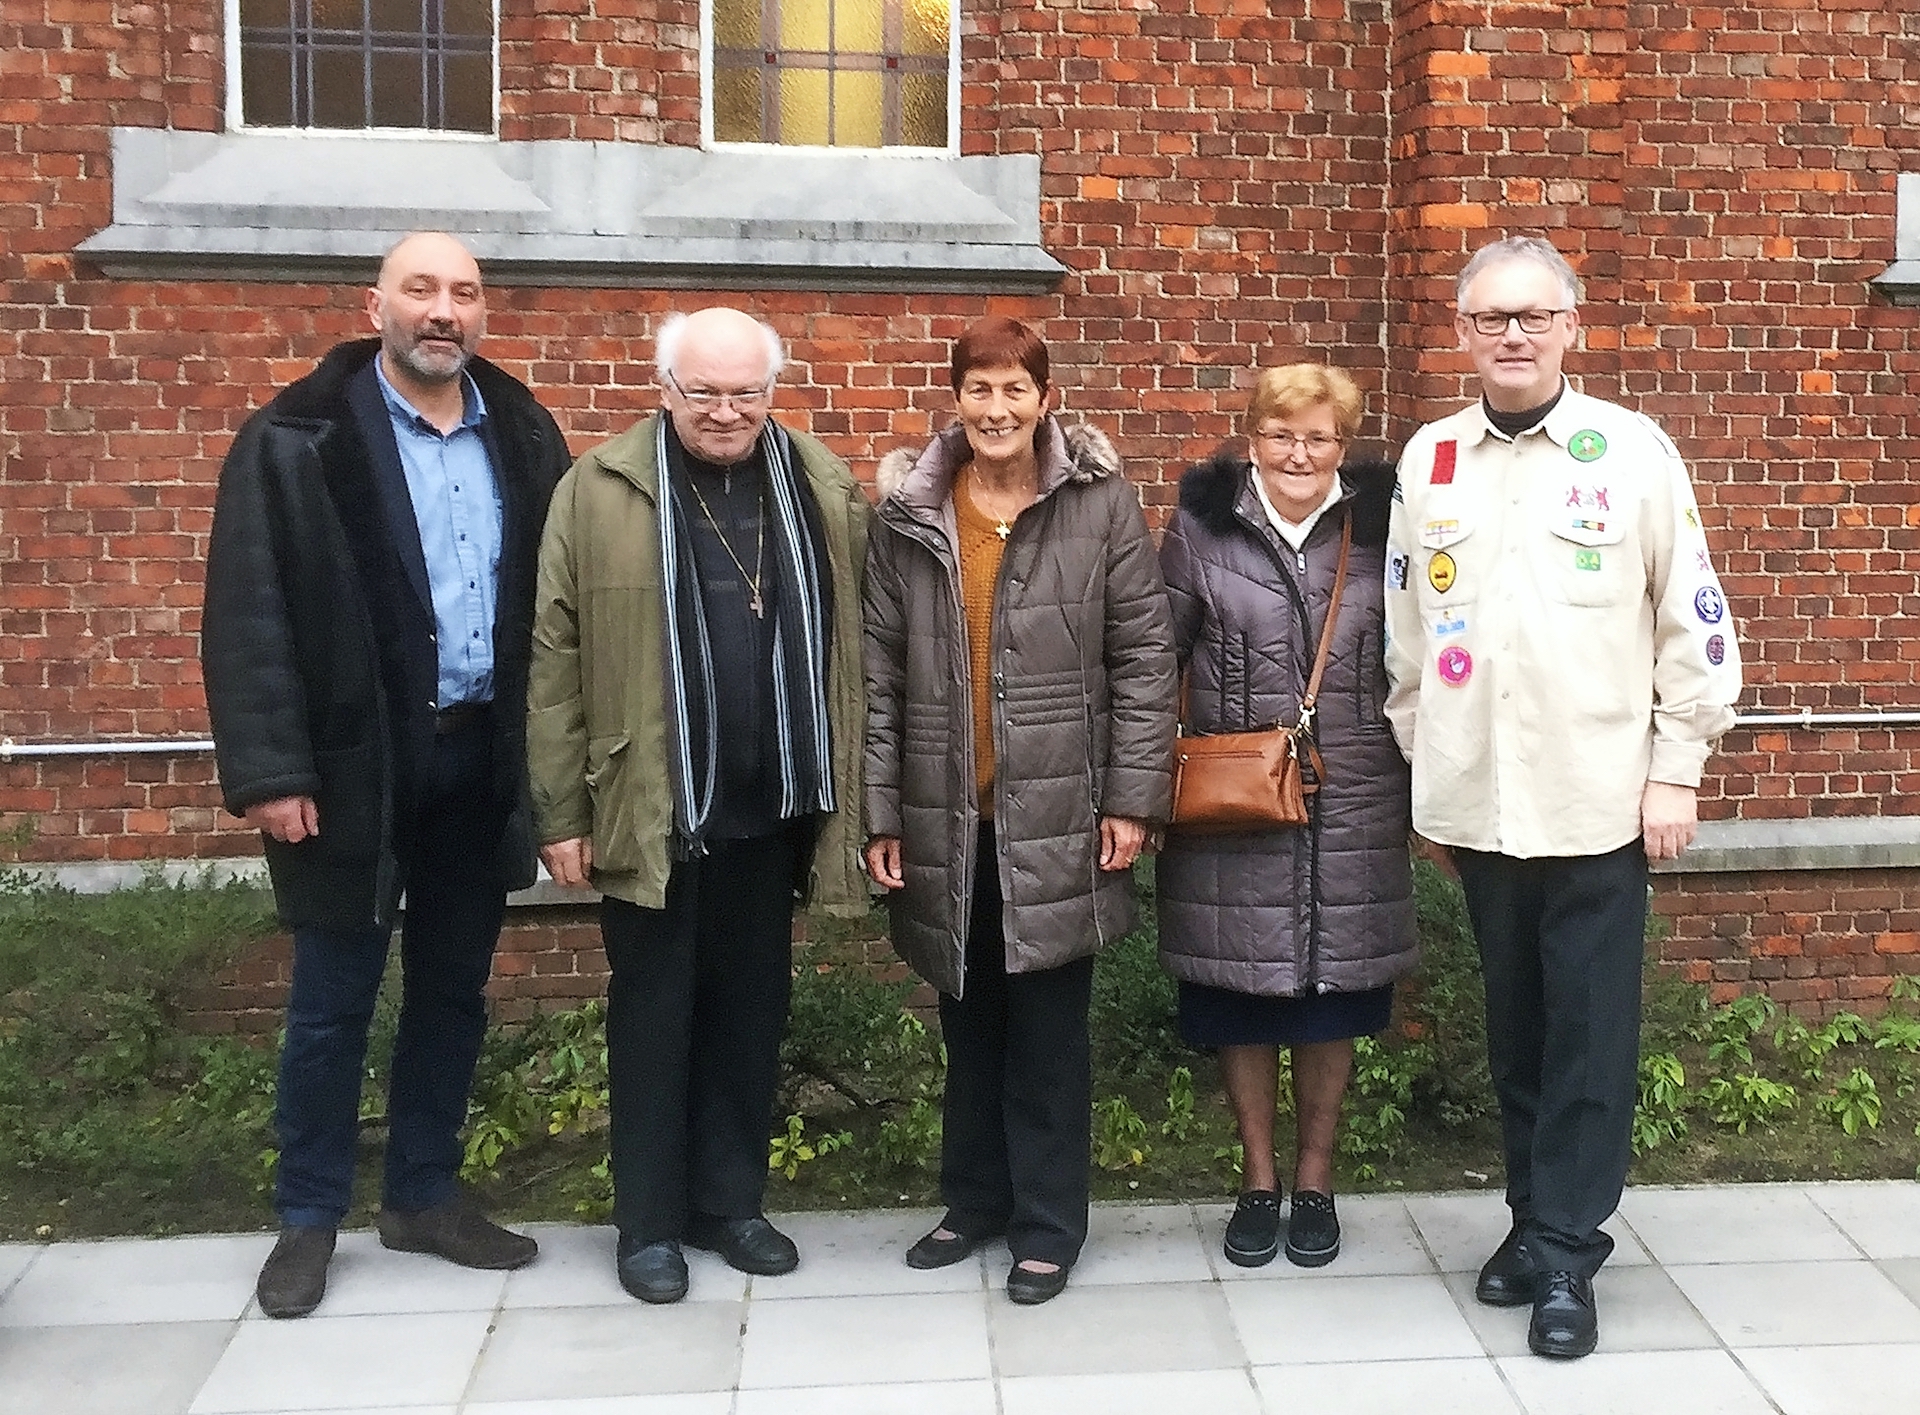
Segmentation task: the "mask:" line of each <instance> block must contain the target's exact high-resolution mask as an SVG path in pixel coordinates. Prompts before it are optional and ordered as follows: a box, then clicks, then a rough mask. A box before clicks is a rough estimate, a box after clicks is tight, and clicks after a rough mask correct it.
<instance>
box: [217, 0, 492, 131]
mask: <svg viewBox="0 0 1920 1415" xmlns="http://www.w3.org/2000/svg"><path fill="white" fill-rule="evenodd" d="M239 4H240V102H241V117H242V121H243V122H244V123H245V124H246V125H247V126H248V127H268V128H427V129H442V130H449V131H454V132H472V133H490V132H492V131H493V3H492V0H239Z"/></svg>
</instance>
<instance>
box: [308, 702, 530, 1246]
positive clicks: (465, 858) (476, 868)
mask: <svg viewBox="0 0 1920 1415" xmlns="http://www.w3.org/2000/svg"><path fill="white" fill-rule="evenodd" d="M492 740H493V734H492V732H491V731H490V730H489V729H488V725H487V723H486V720H485V718H484V716H483V717H481V718H480V719H478V720H476V721H474V722H472V723H470V724H468V725H466V726H465V727H462V728H461V729H460V730H458V731H456V732H452V733H449V734H447V735H446V736H443V737H437V738H435V739H434V753H433V762H432V766H431V769H430V770H429V771H427V772H426V773H424V776H425V780H424V781H423V783H422V789H421V795H422V798H423V801H422V805H421V807H420V809H419V811H418V812H417V813H416V815H415V818H414V819H413V821H411V822H408V823H407V824H406V827H405V828H404V829H401V830H398V831H396V844H397V846H398V847H399V854H400V860H401V869H402V871H403V877H404V878H405V880H406V890H407V898H406V913H405V916H404V918H403V919H402V921H401V925H400V960H401V970H402V972H401V978H402V993H401V998H402V1001H401V1007H400V1029H399V1034H398V1036H397V1037H396V1038H395V1041H394V1047H393V1076H392V1081H391V1084H390V1086H389V1089H388V1093H387V1153H386V1180H385V1184H384V1187H383V1191H382V1196H381V1202H382V1204H383V1205H384V1206H385V1207H387V1208H389V1209H397V1210H403V1211H414V1210H419V1209H426V1208H431V1207H433V1206H434V1205H436V1204H439V1203H443V1202H445V1201H446V1200H447V1199H450V1198H452V1197H453V1195H454V1193H455V1183H456V1177H457V1175H458V1173H459V1168H460V1127H461V1125H462V1124H463V1123H464V1122H465V1120H466V1117H467V1092H468V1090H469V1088H470V1087H471V1086H472V1084H473V1068H474V1063H475V1061H476V1060H478V1058H479V1055H480V1043H481V1039H482V1038H483V1037H484V1036H485V1034H486V1029H487V1005H486V997H485V988H486V984H487V977H488V975H489V973H490V972H491V971H492V967H493V948H494V944H495V943H496V942H497V941H498V939H499V936H500V923H501V920H502V918H503V917H504V915H505V912H506V887H505V880H504V878H503V876H502V872H501V864H500V839H501V834H502V830H503V828H504V825H505V821H506V817H507V810H506V808H505V806H504V805H503V804H502V803H500V802H498V801H496V800H495V799H494V798H493V794H492V769H491V755H492ZM320 828H321V829H322V830H323V831H324V830H325V829H326V822H325V821H324V820H323V821H321V823H320ZM390 936H391V931H390V930H388V929H384V928H368V929H358V930H334V929H296V930H295V931H294V935H293V988H292V994H291V996H290V997H289V999H288V1003H287V1039H286V1044H285V1045H284V1046H283V1047H282V1048H281V1052H280V1080H279V1091H278V1095H277V1098H276V1104H275V1111H274V1124H275V1128H276V1129H277V1130H278V1131H279V1135H280V1164H279V1172H278V1177H277V1180H276V1183H275V1192H274V1208H275V1209H276V1210H277V1211H278V1213H279V1215H280V1221H281V1223H282V1224H287V1225H297V1226H302V1227H315V1228H338V1227H339V1226H340V1223H341V1221H342V1220H343V1219H345V1217H346V1214H347V1210H348V1208H349V1207H350V1206H351V1203H352V1199H353V1172H354V1155H355V1151H356V1149H357V1147H358V1143H359V1134H360V1082H361V1078H362V1076H363V1075H364V1074H365V1067H366V1053H367V1024H368V1022H369V1021H370V1020H371V1019H372V1017H373V1004H374V999H375V997H376V996H377V995H378V993H379V991H380V979H381V975H382V974H383V973H384V972H385V971H386V962H387V945H388V942H389V939H390Z"/></svg>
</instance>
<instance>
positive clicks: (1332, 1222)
mask: <svg viewBox="0 0 1920 1415" xmlns="http://www.w3.org/2000/svg"><path fill="white" fill-rule="evenodd" d="M1339 1256H1340V1216H1339V1214H1337V1213H1335V1212H1334V1208H1333V1195H1331V1194H1322V1193H1320V1192H1319V1191H1317V1190H1314V1189H1296V1190H1294V1191H1293V1207H1292V1208H1291V1209H1289V1210H1288V1211H1287V1261H1288V1262H1290V1263H1292V1264H1293V1265H1294V1266H1295V1267H1296V1268H1324V1267H1325V1266H1326V1265H1327V1264H1328V1263H1330V1262H1332V1261H1333V1260H1334V1259H1335V1258H1337V1257H1339Z"/></svg>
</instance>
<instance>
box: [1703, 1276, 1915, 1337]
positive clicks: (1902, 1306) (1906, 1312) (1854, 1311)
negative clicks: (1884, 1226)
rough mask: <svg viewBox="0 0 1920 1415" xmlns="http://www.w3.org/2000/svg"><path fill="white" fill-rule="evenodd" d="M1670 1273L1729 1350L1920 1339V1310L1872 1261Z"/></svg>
mask: <svg viewBox="0 0 1920 1415" xmlns="http://www.w3.org/2000/svg"><path fill="white" fill-rule="evenodd" d="M1667 1273H1668V1275H1669V1276H1670V1277H1672V1278H1673V1280H1674V1282H1675V1283H1677V1284H1678V1285H1679V1288H1680V1290H1681V1291H1682V1292H1684V1293H1686V1295H1687V1298H1688V1300H1689V1301H1691V1302H1692V1303H1693V1305H1694V1306H1695V1307H1697V1308H1699V1309H1700V1314H1701V1315H1702V1316H1703V1317H1705V1318H1706V1319H1707V1321H1708V1322H1709V1323H1710V1324H1711V1325H1712V1327H1713V1329H1714V1331H1715V1332H1717V1333H1718V1334H1719V1336H1720V1339H1721V1340H1722V1341H1724V1342H1725V1343H1726V1344H1727V1345H1728V1346H1733V1347H1745V1346H1824V1345H1849V1346H1851V1345H1867V1344H1883V1343H1903V1342H1913V1341H1920V1306H1916V1305H1915V1304H1914V1302H1913V1300H1912V1299H1911V1298H1909V1297H1908V1296H1907V1295H1906V1294H1905V1293H1903V1292H1902V1291H1901V1290H1900V1289H1899V1288H1898V1287H1896V1286H1894V1284H1893V1282H1892V1280H1891V1279H1889V1278H1888V1277H1887V1275H1886V1274H1885V1273H1883V1272H1881V1271H1880V1270H1879V1269H1878V1268H1876V1267H1875V1266H1874V1265H1873V1264H1872V1263H1867V1262H1860V1261H1854V1262H1849V1263H1720V1264H1715V1265H1713V1266H1707V1267H1687V1266H1681V1267H1670V1268H1668V1269H1667Z"/></svg>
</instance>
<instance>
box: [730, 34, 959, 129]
mask: <svg viewBox="0 0 1920 1415" xmlns="http://www.w3.org/2000/svg"><path fill="white" fill-rule="evenodd" d="M952 53H953V5H952V0H713V74H712V85H711V88H710V91H709V97H710V101H711V103H712V107H713V137H714V140H715V141H716V142H765V143H782V144H785V145H787V146H799V147H946V146H947V144H948V132H949V111H950V105H951V104H952V101H953V94H954V92H955V86H954V84H953V83H952V78H951V59H952Z"/></svg>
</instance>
